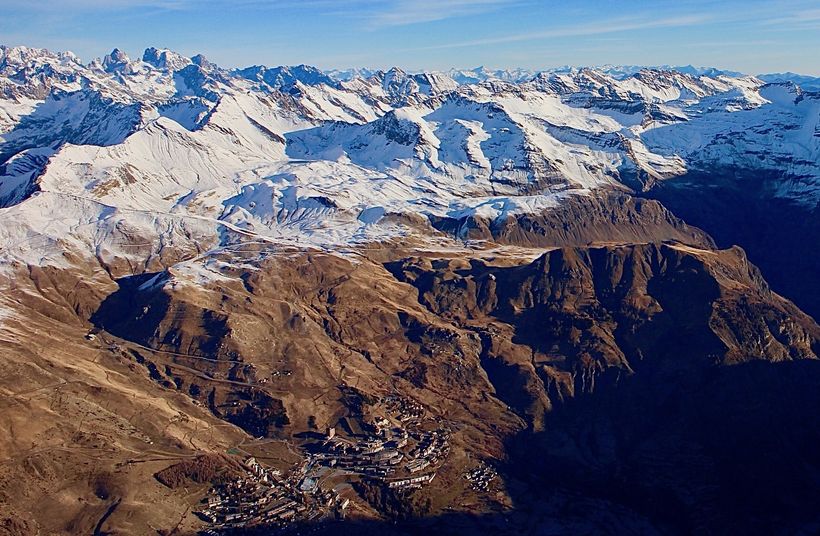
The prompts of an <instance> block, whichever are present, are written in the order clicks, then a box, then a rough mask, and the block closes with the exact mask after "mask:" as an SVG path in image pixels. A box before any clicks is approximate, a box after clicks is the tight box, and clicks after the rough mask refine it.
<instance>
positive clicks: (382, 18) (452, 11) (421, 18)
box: [366, 0, 521, 28]
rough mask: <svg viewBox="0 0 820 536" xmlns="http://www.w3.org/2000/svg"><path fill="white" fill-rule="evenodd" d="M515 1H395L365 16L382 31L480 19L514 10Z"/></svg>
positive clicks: (386, 3) (516, 2) (517, 2)
mask: <svg viewBox="0 0 820 536" xmlns="http://www.w3.org/2000/svg"><path fill="white" fill-rule="evenodd" d="M520 3H521V2H519V1H516V0H393V1H389V2H381V3H380V4H385V5H383V6H379V7H377V9H375V10H373V11H371V12H370V13H367V14H366V17H367V18H368V19H369V21H368V22H369V23H370V25H371V26H373V27H375V28H383V27H388V26H403V25H407V24H418V23H422V22H433V21H438V20H445V19H451V18H455V17H463V16H467V15H478V14H482V13H488V12H491V11H496V10H499V9H503V8H506V7H511V6H513V5H515V4H520Z"/></svg>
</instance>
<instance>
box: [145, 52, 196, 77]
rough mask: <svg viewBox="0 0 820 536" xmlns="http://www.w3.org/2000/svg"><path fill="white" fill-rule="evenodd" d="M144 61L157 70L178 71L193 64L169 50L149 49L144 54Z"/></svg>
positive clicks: (188, 59)
mask: <svg viewBox="0 0 820 536" xmlns="http://www.w3.org/2000/svg"><path fill="white" fill-rule="evenodd" d="M142 61H144V62H146V63H150V64H151V65H153V66H154V67H156V68H157V69H163V70H168V71H178V70H180V69H183V68H185V67H187V66H188V65H190V64H191V59H190V58H186V57H185V56H183V55H182V54H178V53H176V52H174V51H173V50H168V49H167V48H154V47H149V48H146V49H145V52H144V53H143V54H142Z"/></svg>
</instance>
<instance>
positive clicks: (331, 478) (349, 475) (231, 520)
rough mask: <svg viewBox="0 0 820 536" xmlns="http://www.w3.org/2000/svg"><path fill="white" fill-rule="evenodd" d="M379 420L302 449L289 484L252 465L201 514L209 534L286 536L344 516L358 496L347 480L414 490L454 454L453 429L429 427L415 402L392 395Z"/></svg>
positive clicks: (356, 423) (354, 422)
mask: <svg viewBox="0 0 820 536" xmlns="http://www.w3.org/2000/svg"><path fill="white" fill-rule="evenodd" d="M378 411H379V412H380V414H378V413H377V414H371V416H370V417H369V418H365V417H363V416H359V417H356V418H352V417H347V418H345V419H342V423H341V424H342V425H343V429H344V430H345V433H344V434H342V435H337V433H336V428H329V429H328V431H327V434H324V435H320V434H314V437H313V439H311V440H309V441H306V442H305V443H303V444H302V445H301V446H302V447H303V448H304V450H305V451H306V452H307V456H306V458H305V460H304V462H303V464H302V465H301V466H300V467H299V468H298V469H297V470H295V471H293V472H292V473H291V474H289V475H288V477H287V478H282V476H281V475H280V473H279V472H278V471H276V470H271V469H269V468H266V467H264V466H263V465H261V464H259V463H258V462H257V461H256V460H255V459H254V458H248V459H247V460H245V461H244V463H243V464H242V466H243V469H244V471H245V474H243V476H242V478H237V479H234V480H232V481H228V482H225V483H223V484H220V485H218V486H215V487H214V488H213V489H212V490H211V492H210V493H209V495H208V496H207V497H206V499H205V501H204V503H203V506H202V508H201V510H200V511H198V512H197V515H199V517H201V518H202V519H203V520H205V521H207V522H208V523H209V524H210V530H211V531H213V532H214V533H216V534H219V533H220V532H231V531H233V532H236V531H242V530H250V529H259V528H264V530H266V531H268V530H270V531H271V532H273V531H274V530H276V529H286V528H288V527H289V526H291V525H292V524H294V523H296V522H305V521H310V522H315V521H321V520H323V519H328V518H330V517H332V516H335V517H343V516H344V514H345V509H346V508H347V507H348V505H349V502H350V500H349V498H347V497H345V494H346V493H348V492H350V493H353V488H352V487H351V486H350V481H351V480H355V479H361V478H365V479H368V480H371V481H375V482H381V483H383V484H384V485H385V486H387V487H389V488H400V489H404V488H416V487H421V486H422V485H424V484H427V483H429V482H431V481H432V480H433V479H434V478H435V476H436V471H437V470H438V468H439V466H440V465H441V464H442V463H443V461H444V460H445V459H446V457H447V455H448V454H449V451H450V446H449V434H450V432H449V430H447V429H445V428H440V427H436V426H437V424H436V423H434V422H433V420H432V419H426V420H425V412H424V409H423V408H422V407H421V406H420V405H419V404H417V403H415V402H413V401H410V400H406V399H403V398H400V397H397V396H391V397H388V398H386V399H384V400H382V401H381V403H380V404H379V405H378Z"/></svg>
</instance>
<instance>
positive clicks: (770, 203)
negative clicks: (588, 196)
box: [643, 170, 820, 319]
mask: <svg viewBox="0 0 820 536" xmlns="http://www.w3.org/2000/svg"><path fill="white" fill-rule="evenodd" d="M779 180H780V179H777V177H776V176H774V177H772V176H766V175H765V174H757V175H753V174H748V173H747V174H741V175H737V172H736V171H734V170H722V171H716V172H714V173H710V174H707V175H700V174H697V173H690V174H688V175H685V176H682V177H678V178H675V179H669V180H666V181H663V182H661V183H658V184H656V185H655V186H654V187H653V188H652V189H651V190H650V191H649V192H647V193H645V194H643V195H645V196H646V197H651V198H654V199H657V200H659V201H661V202H662V203H663V204H664V206H666V207H668V208H669V209H670V210H671V211H672V212H673V213H674V214H675V215H676V216H678V217H680V218H683V219H684V221H686V223H688V224H690V225H695V226H697V227H699V228H701V229H703V230H704V231H706V232H707V233H709V234H710V235H711V236H712V237H713V238H714V239H715V241H716V242H717V244H718V246H719V247H722V248H725V247H729V246H731V245H734V244H737V245H739V246H741V247H742V248H743V249H745V250H746V253H747V254H748V255H749V260H750V261H751V262H753V263H754V264H756V265H757V266H758V267H759V268H760V270H761V271H762V272H763V275H764V276H765V278H766V280H767V281H768V282H769V283H770V284H771V286H772V288H773V289H774V290H775V291H776V292H779V293H780V294H782V295H784V296H785V297H787V298H789V299H790V300H792V301H793V302H794V303H795V304H797V306H798V307H800V308H801V309H802V310H803V311H805V312H806V313H808V314H809V315H811V316H813V317H814V318H815V319H820V285H818V284H817V274H818V273H820V250H818V248H817V247H816V244H818V243H820V206H815V207H811V206H808V205H799V204H797V203H795V202H793V201H789V200H786V199H778V198H776V197H773V192H772V189H773V188H774V187H775V186H776V185H777V184H778V183H779Z"/></svg>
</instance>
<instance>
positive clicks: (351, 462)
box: [309, 396, 450, 487]
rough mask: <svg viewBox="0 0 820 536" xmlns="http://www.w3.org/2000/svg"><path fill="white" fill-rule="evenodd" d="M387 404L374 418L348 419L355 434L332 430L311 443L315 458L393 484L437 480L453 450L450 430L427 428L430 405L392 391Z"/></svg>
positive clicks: (415, 483)
mask: <svg viewBox="0 0 820 536" xmlns="http://www.w3.org/2000/svg"><path fill="white" fill-rule="evenodd" d="M382 409H383V410H384V412H385V413H384V414H383V415H375V416H373V417H372V418H371V419H370V420H369V422H365V423H363V424H360V423H356V424H347V426H346V428H348V429H349V430H351V433H350V434H349V437H340V436H338V435H336V432H335V429H330V430H328V434H327V437H326V439H325V440H324V441H322V442H320V443H318V444H314V445H312V446H310V447H309V449H310V450H311V451H312V452H313V454H312V459H313V460H314V461H315V462H316V463H317V464H319V465H321V466H324V467H327V468H333V469H334V470H335V471H338V472H342V473H347V474H351V473H352V474H356V475H360V476H365V477H368V478H370V479H373V480H381V481H384V482H386V483H388V484H389V485H390V487H404V486H409V485H420V484H423V483H425V482H429V481H431V480H432V479H433V477H434V476H435V470H436V469H437V467H438V466H439V465H440V464H441V462H443V461H444V459H445V458H446V457H447V455H448V453H449V450H450V446H449V432H448V431H447V430H445V429H435V430H424V429H423V428H424V427H423V426H422V422H423V421H422V419H423V418H424V409H423V408H422V407H421V406H420V405H418V404H416V403H414V402H412V401H408V400H406V399H402V398H399V397H396V396H391V397H388V398H387V399H385V400H384V401H383V404H382ZM405 481H406V482H405ZM395 482H398V484H394V483H395Z"/></svg>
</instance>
